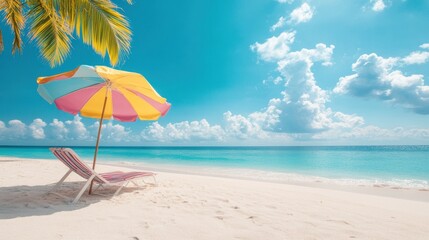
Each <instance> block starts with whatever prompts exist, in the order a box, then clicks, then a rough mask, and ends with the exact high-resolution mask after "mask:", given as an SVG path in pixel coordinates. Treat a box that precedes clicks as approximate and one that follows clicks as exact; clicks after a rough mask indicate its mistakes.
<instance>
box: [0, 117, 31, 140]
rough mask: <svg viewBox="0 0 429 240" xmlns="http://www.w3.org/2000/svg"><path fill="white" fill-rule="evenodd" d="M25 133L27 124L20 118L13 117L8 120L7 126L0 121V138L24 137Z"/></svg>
mask: <svg viewBox="0 0 429 240" xmlns="http://www.w3.org/2000/svg"><path fill="white" fill-rule="evenodd" d="M26 134H27V126H26V125H25V124H24V123H23V122H21V121H20V120H17V119H14V120H10V121H9V122H8V126H7V125H6V124H4V122H2V121H0V139H1V140H13V139H21V138H24V137H25V136H26Z"/></svg>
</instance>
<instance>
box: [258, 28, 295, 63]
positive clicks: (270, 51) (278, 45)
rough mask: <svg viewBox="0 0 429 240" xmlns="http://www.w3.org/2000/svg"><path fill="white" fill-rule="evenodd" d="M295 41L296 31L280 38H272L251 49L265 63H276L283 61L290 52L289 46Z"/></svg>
mask: <svg viewBox="0 0 429 240" xmlns="http://www.w3.org/2000/svg"><path fill="white" fill-rule="evenodd" d="M294 40H295V31H292V32H282V33H280V35H279V36H277V37H275V36H273V37H271V38H269V39H267V40H266V41H265V42H264V43H258V42H256V43H255V44H253V45H251V46H250V48H251V49H252V50H253V51H255V52H256V53H257V54H258V56H259V57H260V58H261V59H262V60H265V61H276V60H279V59H282V58H284V57H285V56H286V54H287V53H288V52H289V45H290V44H292V43H293V41H294Z"/></svg>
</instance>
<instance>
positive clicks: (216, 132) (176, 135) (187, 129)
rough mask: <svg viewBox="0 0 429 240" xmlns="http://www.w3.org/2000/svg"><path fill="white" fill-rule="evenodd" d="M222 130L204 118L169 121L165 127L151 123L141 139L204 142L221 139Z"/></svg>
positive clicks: (222, 135)
mask: <svg viewBox="0 0 429 240" xmlns="http://www.w3.org/2000/svg"><path fill="white" fill-rule="evenodd" d="M224 135H225V133H224V130H223V129H222V127H220V126H219V125H213V126H211V125H210V124H209V123H208V121H207V120H206V119H202V120H200V121H192V122H188V121H183V122H179V123H169V124H167V125H166V126H165V127H163V126H161V125H160V124H159V123H158V122H155V123H152V124H151V125H150V126H149V127H148V128H147V129H145V130H144V131H143V132H142V133H141V136H142V137H143V139H146V140H150V141H159V142H192V143H198V142H204V141H208V142H210V141H214V142H217V141H222V139H223V138H224Z"/></svg>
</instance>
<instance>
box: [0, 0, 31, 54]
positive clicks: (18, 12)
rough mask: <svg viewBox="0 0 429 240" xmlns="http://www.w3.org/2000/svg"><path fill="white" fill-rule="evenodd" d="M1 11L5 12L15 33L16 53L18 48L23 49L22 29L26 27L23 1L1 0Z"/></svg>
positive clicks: (14, 47)
mask: <svg viewBox="0 0 429 240" xmlns="http://www.w3.org/2000/svg"><path fill="white" fill-rule="evenodd" d="M0 11H4V12H5V19H6V23H7V24H8V25H9V26H10V27H11V28H12V31H13V34H14V39H13V47H12V53H15V51H16V50H18V51H21V49H22V38H21V31H22V29H23V28H24V24H25V18H24V15H23V13H22V4H21V1H20V0H3V1H0ZM2 43H3V41H2ZM2 45H3V44H2Z"/></svg>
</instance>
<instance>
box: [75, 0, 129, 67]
mask: <svg viewBox="0 0 429 240" xmlns="http://www.w3.org/2000/svg"><path fill="white" fill-rule="evenodd" d="M75 2H76V5H77V6H79V7H80V8H79V10H78V12H77V14H76V25H75V27H76V34H77V35H78V36H79V37H80V36H82V40H83V42H85V43H86V44H89V45H91V46H92V48H93V49H94V50H95V51H96V52H97V53H99V54H100V55H102V56H103V57H104V56H105V55H106V53H107V54H108V55H109V58H110V63H111V64H112V65H113V66H114V65H116V64H117V63H118V61H119V59H120V57H122V56H123V55H124V54H128V52H129V49H130V41H131V30H130V28H129V24H128V21H127V20H126V19H125V17H124V16H123V15H122V14H121V13H119V12H118V11H117V9H118V7H117V6H116V5H114V4H113V3H112V2H111V1H108V0H75Z"/></svg>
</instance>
